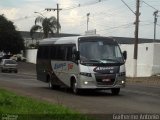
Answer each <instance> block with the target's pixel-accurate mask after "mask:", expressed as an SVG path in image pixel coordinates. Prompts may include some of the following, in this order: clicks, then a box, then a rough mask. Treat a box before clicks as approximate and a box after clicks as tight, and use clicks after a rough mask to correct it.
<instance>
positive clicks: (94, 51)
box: [79, 40, 124, 63]
mask: <svg viewBox="0 0 160 120" xmlns="http://www.w3.org/2000/svg"><path fill="white" fill-rule="evenodd" d="M79 51H80V60H81V63H124V60H123V57H122V54H121V51H120V48H119V46H118V44H117V43H116V42H107V41H98V40H96V41H95V40H94V41H82V42H80V43H79Z"/></svg>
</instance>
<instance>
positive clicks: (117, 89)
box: [111, 88, 120, 95]
mask: <svg viewBox="0 0 160 120" xmlns="http://www.w3.org/2000/svg"><path fill="white" fill-rule="evenodd" d="M111 92H112V95H119V92H120V88H112V89H111Z"/></svg>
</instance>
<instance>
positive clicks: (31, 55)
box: [25, 49, 37, 64]
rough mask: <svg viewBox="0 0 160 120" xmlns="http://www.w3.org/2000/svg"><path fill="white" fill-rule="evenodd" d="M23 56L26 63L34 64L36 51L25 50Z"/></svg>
mask: <svg viewBox="0 0 160 120" xmlns="http://www.w3.org/2000/svg"><path fill="white" fill-rule="evenodd" d="M25 54H26V58H27V62H30V63H34V64H36V56H37V49H27V50H26V53H25Z"/></svg>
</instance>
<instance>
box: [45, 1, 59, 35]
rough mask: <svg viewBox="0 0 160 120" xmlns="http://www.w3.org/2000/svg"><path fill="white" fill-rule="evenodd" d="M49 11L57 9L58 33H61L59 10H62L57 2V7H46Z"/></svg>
mask: <svg viewBox="0 0 160 120" xmlns="http://www.w3.org/2000/svg"><path fill="white" fill-rule="evenodd" d="M45 10H47V11H57V35H59V11H60V10H62V9H61V8H59V4H57V8H46V9H45Z"/></svg>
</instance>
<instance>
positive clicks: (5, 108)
mask: <svg viewBox="0 0 160 120" xmlns="http://www.w3.org/2000/svg"><path fill="white" fill-rule="evenodd" d="M1 114H2V115H3V116H7V115H6V114H9V115H16V116H18V120H91V119H89V118H88V117H86V116H84V115H81V114H79V113H77V112H74V111H72V110H70V109H68V108H66V107H64V106H62V105H56V104H51V103H47V102H44V101H38V100H34V99H31V98H28V97H21V96H17V95H16V94H14V93H12V92H8V91H6V90H3V89H0V115H1ZM0 118H1V117H0Z"/></svg>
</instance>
